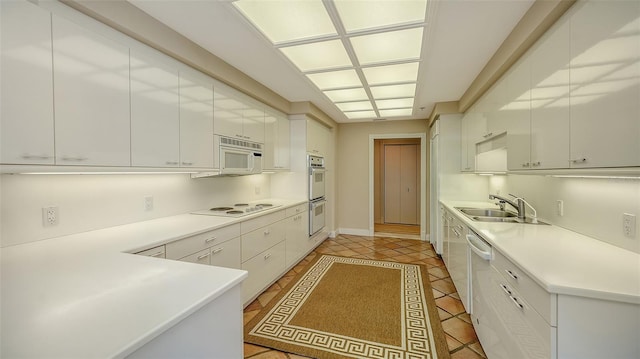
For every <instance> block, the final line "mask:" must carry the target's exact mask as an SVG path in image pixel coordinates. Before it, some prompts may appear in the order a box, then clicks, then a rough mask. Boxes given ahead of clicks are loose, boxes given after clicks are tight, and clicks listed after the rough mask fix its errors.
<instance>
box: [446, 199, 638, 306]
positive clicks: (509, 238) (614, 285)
mask: <svg viewBox="0 0 640 359" xmlns="http://www.w3.org/2000/svg"><path fill="white" fill-rule="evenodd" d="M441 203H442V204H443V205H444V206H445V207H446V208H447V209H448V210H450V211H451V212H452V213H453V214H454V215H456V217H457V218H458V219H460V220H462V222H464V223H465V224H466V225H467V226H468V227H470V228H471V229H472V230H473V231H475V232H476V233H477V234H479V235H480V236H481V237H482V238H483V239H485V240H486V241H487V242H489V243H490V244H491V245H492V246H493V248H494V249H496V250H498V251H499V252H500V253H502V254H503V255H504V256H506V257H507V258H509V259H510V260H511V261H512V262H514V263H515V264H517V265H518V266H519V267H520V268H521V269H522V270H523V271H525V272H526V273H527V274H528V275H529V276H531V277H532V278H533V279H534V280H535V281H536V282H537V283H538V284H540V285H541V286H542V287H543V288H545V289H546V290H547V291H549V292H550V293H556V294H567V295H575V296H582V297H590V298H598V299H606V300H614V301H620V302H627V303H634V304H640V254H637V253H634V252H631V251H629V250H626V249H622V248H619V247H616V246H613V245H611V244H608V243H605V242H602V241H599V240H597V239H595V238H591V237H588V236H584V235H581V234H579V233H576V232H572V231H569V230H567V229H564V228H561V227H558V226H553V225H533V224H518V223H490V222H478V221H473V220H471V219H469V218H468V217H466V216H465V215H464V214H462V213H461V212H460V211H458V210H456V209H455V208H454V207H475V208H494V207H496V206H495V205H494V204H493V203H487V202H464V201H446V200H445V201H441ZM496 208H497V207H496Z"/></svg>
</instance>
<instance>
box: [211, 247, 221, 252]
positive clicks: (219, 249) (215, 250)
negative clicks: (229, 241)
mask: <svg viewBox="0 0 640 359" xmlns="http://www.w3.org/2000/svg"><path fill="white" fill-rule="evenodd" d="M223 249H224V248H222V247H220V248H216V249H214V250H212V251H211V254H217V253H220V252H222V250H223Z"/></svg>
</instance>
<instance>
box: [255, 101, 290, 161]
mask: <svg viewBox="0 0 640 359" xmlns="http://www.w3.org/2000/svg"><path fill="white" fill-rule="evenodd" d="M264 119H265V124H264V130H265V131H264V153H263V157H262V167H263V168H264V169H265V170H287V169H289V162H290V160H289V157H290V138H289V136H290V129H289V119H288V118H287V116H286V115H285V114H283V113H280V112H276V111H275V110H267V111H265V118H264Z"/></svg>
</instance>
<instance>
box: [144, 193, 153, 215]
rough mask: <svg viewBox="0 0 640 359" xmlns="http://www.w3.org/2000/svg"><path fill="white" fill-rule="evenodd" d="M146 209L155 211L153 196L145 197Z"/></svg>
mask: <svg viewBox="0 0 640 359" xmlns="http://www.w3.org/2000/svg"><path fill="white" fill-rule="evenodd" d="M144 210H145V211H147V212H148V211H153V196H146V197H145V198H144Z"/></svg>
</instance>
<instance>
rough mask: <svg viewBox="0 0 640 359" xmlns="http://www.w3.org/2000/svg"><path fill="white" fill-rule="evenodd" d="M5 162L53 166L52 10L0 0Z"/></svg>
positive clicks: (0, 109)
mask: <svg viewBox="0 0 640 359" xmlns="http://www.w3.org/2000/svg"><path fill="white" fill-rule="evenodd" d="M0 12H1V15H2V19H1V21H0V26H1V27H0V49H1V58H0V79H2V81H1V82H2V89H1V93H2V96H0V119H1V121H0V124H1V128H0V136H1V138H0V154H1V162H2V163H12V164H45V165H46V164H49V165H51V164H54V156H55V154H54V143H53V133H54V132H53V126H54V122H53V70H52V62H51V14H50V13H49V12H48V11H45V10H43V9H41V8H39V7H38V6H36V5H34V4H32V3H30V2H27V1H20V2H18V1H0Z"/></svg>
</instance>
